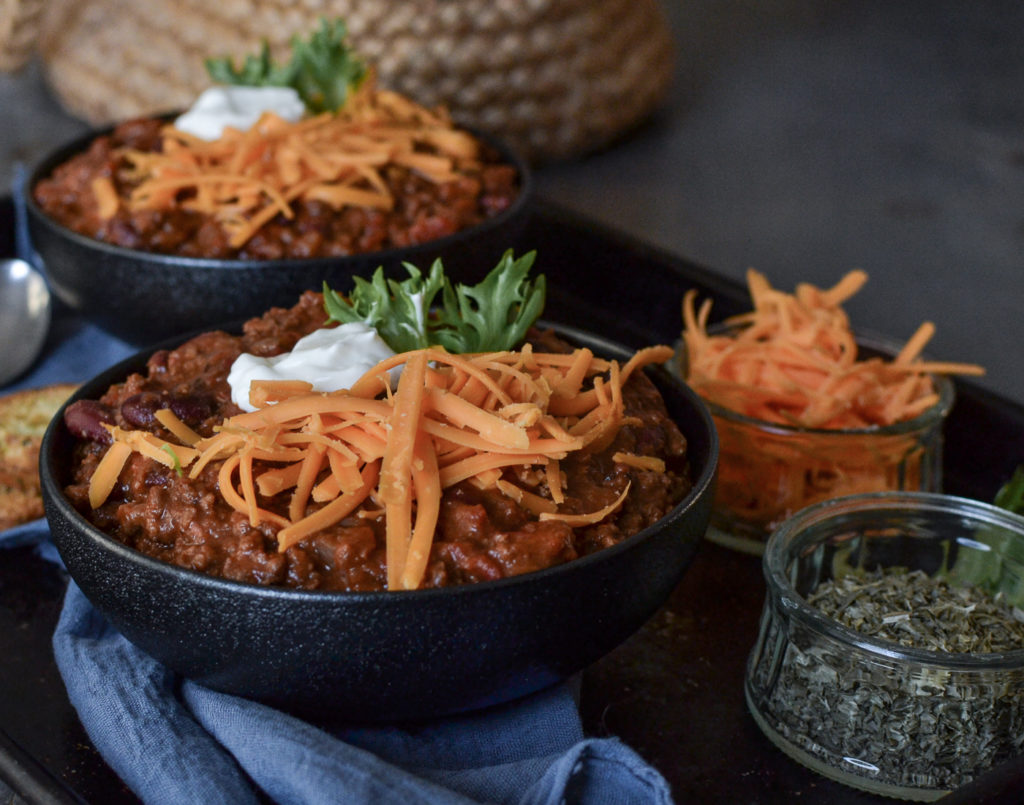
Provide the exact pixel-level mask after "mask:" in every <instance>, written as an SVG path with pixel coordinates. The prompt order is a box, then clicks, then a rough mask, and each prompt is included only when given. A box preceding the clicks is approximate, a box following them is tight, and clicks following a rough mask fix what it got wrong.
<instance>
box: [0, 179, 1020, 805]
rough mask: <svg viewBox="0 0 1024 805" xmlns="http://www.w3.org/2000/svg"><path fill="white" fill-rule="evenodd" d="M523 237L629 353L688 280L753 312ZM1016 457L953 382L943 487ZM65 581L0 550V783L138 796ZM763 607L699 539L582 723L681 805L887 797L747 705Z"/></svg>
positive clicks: (601, 233) (739, 292)
mask: <svg viewBox="0 0 1024 805" xmlns="http://www.w3.org/2000/svg"><path fill="white" fill-rule="evenodd" d="M515 246H516V248H517V250H525V249H537V251H538V254H539V266H540V267H541V270H542V271H543V272H544V273H545V274H546V275H547V278H548V282H549V286H550V290H549V301H548V306H547V310H546V313H545V315H546V317H547V318H550V319H552V320H556V321H560V322H564V323H566V324H570V325H574V326H577V327H581V328H584V329H588V330H592V331H595V332H599V333H601V334H602V335H605V336H607V337H609V338H613V339H616V340H619V341H622V342H624V343H627V344H630V345H633V346H643V345H646V344H650V343H672V342H673V341H674V340H675V339H676V338H677V337H678V334H679V330H680V328H681V314H680V309H681V300H682V296H683V293H684V292H685V291H686V290H687V289H689V288H691V287H696V288H698V289H699V290H700V291H701V293H702V295H710V296H711V297H712V298H713V299H714V313H715V316H716V318H718V317H723V316H726V315H729V314H732V313H736V312H740V311H741V310H743V309H745V307H746V306H747V301H748V300H747V295H746V291H745V289H744V288H742V287H741V286H740V285H738V284H737V283H735V282H732V281H730V280H727V279H724V278H723V277H721V276H719V275H717V274H715V273H714V272H712V271H708V270H706V269H704V268H702V267H700V266H697V265H694V264H692V263H690V262H687V261H686V260H682V259H679V258H678V257H674V256H671V255H668V254H665V253H663V252H660V251H658V250H656V249H652V248H650V247H648V246H646V245H644V244H642V243H640V242H637V241H636V240H634V239H631V238H629V237H626V236H623V235H622V234H620V233H617V232H614V231H610V230H608V229H607V228H605V227H602V226H600V225H598V224H595V223H594V222H592V221H589V220H587V219H584V218H580V217H579V216H577V215H575V214H571V213H569V212H567V211H565V210H563V209H561V208H558V207H555V206H553V205H550V204H548V203H545V202H543V201H539V202H537V204H536V205H535V208H534V211H533V213H532V216H531V220H530V222H529V223H528V225H527V226H526V228H525V230H524V232H523V234H522V235H521V237H520V242H519V243H518V244H515ZM13 251H14V243H13V210H12V208H11V204H10V200H9V199H3V200H0V256H6V255H9V254H12V253H13ZM1021 461H1024V406H1021V405H1018V404H1016V403H1014V402H1012V401H1009V400H1006V399H1005V398H1002V397H999V396H997V395H994V394H991V393H989V392H987V391H985V390H983V389H981V388H979V387H977V386H974V385H972V384H970V383H958V399H957V403H956V406H955V408H954V411H953V414H952V415H951V417H950V419H949V422H948V426H947V434H946V452H945V465H946V466H945V478H946V490H947V491H949V492H952V493H954V494H960V495H965V496H969V497H974V498H978V499H982V500H991V498H992V496H993V495H994V494H995V491H996V490H997V489H998V487H999V485H1000V484H1001V483H1002V482H1003V481H1004V480H1005V479H1006V478H1007V477H1008V476H1009V475H1010V474H1011V473H1012V471H1013V469H1014V468H1015V467H1016V466H1017V464H1018V463H1020V462H1021ZM63 590H64V579H63V578H62V577H61V575H60V573H59V572H58V571H57V570H55V569H54V567H53V566H51V565H50V564H48V563H46V562H45V561H43V560H41V559H38V558H36V557H35V556H34V555H33V554H32V552H31V550H29V549H12V550H3V551H0V780H4V781H6V782H7V783H8V785H10V786H11V787H12V788H14V790H15V791H16V792H17V793H18V794H19V795H20V796H21V797H22V798H23V799H24V800H26V801H29V802H60V801H69V802H70V801H77V800H80V801H85V802H89V803H104V805H117V803H125V802H137V800H136V798H135V797H134V796H133V795H132V794H131V792H130V791H128V790H127V789H126V788H125V787H124V785H123V784H122V783H121V781H120V780H119V779H118V777H117V776H116V775H115V774H114V772H113V771H112V770H111V769H110V768H109V767H108V766H107V765H106V763H105V762H104V761H103V759H102V758H101V757H100V756H99V755H98V753H97V752H96V750H95V749H94V748H93V746H92V744H91V743H90V742H89V739H88V737H87V736H86V734H85V732H84V731H83V729H82V727H81V725H80V723H79V721H78V718H77V716H76V714H75V711H74V709H73V708H72V707H71V705H70V703H69V702H68V699H67V696H66V694H65V691H64V685H63V683H62V681H61V679H60V676H59V674H58V672H57V669H56V667H55V665H54V662H53V655H52V651H51V648H50V636H51V634H52V632H53V628H54V625H55V623H56V619H57V616H58V614H59V611H60V606H61V599H62V596H63ZM763 600H764V581H763V578H762V575H761V563H760V561H759V560H758V559H757V558H755V557H753V556H749V555H746V554H742V553H736V552H733V551H730V550H727V549H724V548H721V547H718V546H716V545H714V544H711V543H707V542H705V543H704V544H703V545H702V546H701V548H700V550H699V551H698V552H697V556H696V558H695V560H694V562H693V565H692V566H691V568H690V569H689V570H688V572H687V573H686V576H685V577H684V579H683V581H682V583H681V584H680V585H679V587H678V588H677V589H676V590H675V592H674V593H673V595H672V597H671V599H670V600H669V601H668V602H667V604H666V605H665V606H664V607H663V608H662V609H661V610H660V611H659V612H658V613H657V614H655V616H654V617H653V618H652V619H651V620H650V621H649V622H648V623H647V625H646V626H645V627H644V628H643V629H641V630H640V632H638V633H637V634H636V635H634V636H633V637H632V638H630V639H629V640H627V641H626V642H625V643H624V644H623V645H622V646H620V647H619V648H618V649H616V650H615V651H613V652H612V653H611V654H609V655H608V656H607V657H605V658H604V659H602V660H601V661H600V662H598V663H596V664H595V665H594V666H592V667H591V668H589V669H588V670H587V671H586V672H584V674H583V677H582V687H581V712H582V715H583V720H584V726H585V728H586V730H587V732H588V733H589V734H592V735H599V736H603V735H609V734H611V735H617V736H619V737H620V738H622V740H623V741H625V742H626V743H627V744H629V745H630V746H632V747H633V748H634V749H636V750H637V751H638V752H639V753H640V754H641V755H643V756H644V757H646V758H647V759H648V760H649V761H650V762H651V763H653V764H654V765H655V766H656V767H657V768H658V769H659V770H660V771H661V772H662V773H663V774H664V775H665V777H666V778H667V779H668V781H669V782H670V783H671V784H672V788H673V791H674V794H675V797H676V799H677V801H679V802H680V803H682V802H709V801H711V802H716V801H717V802H745V803H770V802H793V801H813V802H832V803H839V804H840V805H843V804H846V803H849V804H850V805H856V804H857V803H876V802H890V801H891V800H885V799H882V798H879V797H875V796H872V795H869V794H865V793H861V792H858V791H855V790H853V789H850V788H847V787H845V786H842V785H839V784H838V783H833V782H831V781H829V780H826V779H825V778H823V777H820V776H818V775H817V774H815V773H813V772H811V771H808V770H807V769H805V768H804V767H802V766H800V765H798V764H797V763H795V762H794V761H792V760H790V759H789V758H788V757H786V756H785V755H784V754H783V753H782V752H780V751H779V750H778V749H776V748H775V747H774V746H773V745H772V744H771V743H770V742H769V741H768V739H767V738H765V737H764V736H763V735H762V734H761V732H760V731H759V730H758V728H757V726H756V725H755V724H754V722H753V720H752V719H751V717H750V715H749V714H748V713H747V710H746V705H745V704H744V700H743V672H744V665H745V663H746V658H747V654H748V652H749V651H750V648H751V647H752V646H753V644H754V640H755V638H756V634H757V627H758V619H759V616H760V611H761V606H762V604H763ZM1005 777H1006V775H1005V774H1004V775H1003V776H1002V778H1001V779H1005ZM1018 793H1019V792H1018ZM988 801H996V800H995V799H990V800H988ZM1007 801H1011V800H1007Z"/></svg>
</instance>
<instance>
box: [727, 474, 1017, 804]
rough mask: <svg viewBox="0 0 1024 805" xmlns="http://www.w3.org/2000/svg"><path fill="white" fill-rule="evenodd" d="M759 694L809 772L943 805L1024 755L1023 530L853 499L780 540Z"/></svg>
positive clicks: (970, 509) (985, 514)
mask: <svg viewBox="0 0 1024 805" xmlns="http://www.w3.org/2000/svg"><path fill="white" fill-rule="evenodd" d="M764 568H765V576H766V579H767V582H768V595H767V600H766V603H765V609H764V613H763V615H762V621H761V631H760V635H759V638H758V641H757V644H756V645H755V647H754V649H753V651H752V653H751V656H750V660H749V664H748V673H747V679H746V696H747V702H748V705H749V707H750V710H751V712H752V714H753V716H754V718H755V720H756V721H757V723H758V725H759V726H760V727H761V729H762V730H763V731H764V732H765V734H766V735H767V736H768V737H769V738H770V739H771V740H772V741H774V742H775V743H776V744H777V745H778V746H779V747H780V748H782V749H783V750H784V751H786V752H787V753H789V754H790V755H791V756H792V757H794V758H795V759H797V760H798V761H800V762H802V763H804V764H805V765H807V766H809V767H811V768H813V769H816V770H817V771H819V772H821V773H822V774H825V775H827V776H829V777H831V778H833V779H837V780H840V781H841V782H844V783H847V784H849V785H853V786H856V787H858V788H862V789H865V790H868V791H872V792H874V793H880V794H885V795H888V796H896V797H902V798H907V799H916V800H930V799H937V798H938V797H939V796H942V795H943V794H945V793H946V792H948V791H950V790H952V789H955V788H957V787H958V786H960V785H963V784H964V783H967V782H969V781H970V780H972V779H974V778H975V777H976V776H977V775H979V774H981V773H982V772H984V771H985V770H986V769H988V768H990V767H991V766H993V765H995V764H997V763H999V762H1001V761H1002V760H1005V759H1008V758H1010V757H1013V756H1015V755H1019V754H1022V753H1024V621H1022V619H1024V613H1022V612H1021V611H1020V609H1019V607H1020V606H1021V605H1022V604H1024V594H1022V590H1024V583H1022V578H1021V575H1022V574H1024V518H1022V517H1020V516H1017V515H1014V514H1012V513H1009V512H1007V511H1005V510H1003V509H1000V508H997V507H995V506H990V505H988V504H984V503H978V502H976V501H969V500H966V499H963V498H955V497H951V496H946V495H937V494H929V493H879V494H871V495H857V496H851V497H847V498H840V499H837V500H834V501H829V502H826V503H822V504H818V505H816V506H812V507H810V508H808V509H805V510H804V511H802V512H800V513H799V514H797V515H796V516H795V517H794V518H792V519H791V520H790V521H788V522H787V523H786V524H784V525H783V526H782V527H781V528H779V529H778V530H777V531H776V532H775V534H773V536H772V537H771V539H770V540H769V542H768V545H767V548H766V551H765V558H764Z"/></svg>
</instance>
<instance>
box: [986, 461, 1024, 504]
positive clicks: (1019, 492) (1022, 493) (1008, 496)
mask: <svg viewBox="0 0 1024 805" xmlns="http://www.w3.org/2000/svg"><path fill="white" fill-rule="evenodd" d="M993 502H994V503H995V505H996V506H999V507H1000V508H1003V509H1008V510H1009V511H1012V512H1014V513H1016V514H1024V464H1022V465H1021V466H1019V467H1017V469H1016V470H1015V471H1014V473H1013V475H1012V476H1010V480H1008V481H1007V482H1006V483H1005V484H1003V485H1002V487H1000V489H999V491H998V492H996V496H995V500H994V501H993Z"/></svg>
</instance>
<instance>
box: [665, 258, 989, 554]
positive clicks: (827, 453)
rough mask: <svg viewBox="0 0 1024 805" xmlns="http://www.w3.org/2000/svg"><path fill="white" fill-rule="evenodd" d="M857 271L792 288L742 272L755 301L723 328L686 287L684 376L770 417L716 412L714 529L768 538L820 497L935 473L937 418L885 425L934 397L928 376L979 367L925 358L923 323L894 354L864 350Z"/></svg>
mask: <svg viewBox="0 0 1024 805" xmlns="http://www.w3.org/2000/svg"><path fill="white" fill-rule="evenodd" d="M866 281H867V274H866V273H865V272H863V271H859V270H858V271H851V272H850V273H848V274H847V275H846V276H845V277H843V278H842V279H841V280H840V282H839V283H837V284H836V285H835V286H834V287H832V288H830V289H820V288H817V287H815V286H813V285H810V284H806V283H804V284H800V285H799V286H797V288H796V292H795V293H794V294H789V293H785V292H783V291H780V290H777V289H775V288H773V287H772V286H771V285H770V284H769V283H768V281H767V279H766V278H765V277H764V276H763V275H761V274H760V273H758V272H756V271H753V270H750V271H748V273H747V282H748V285H749V289H750V296H751V299H752V301H753V310H752V311H750V312H749V313H745V314H742V315H739V316H734V317H732V318H729V319H727V320H726V322H725V324H726V328H725V329H726V331H725V332H722V333H709V332H708V326H707V323H708V318H709V315H710V310H711V303H710V300H705V301H704V302H703V303H702V305H701V306H700V309H699V310H698V309H697V307H696V296H697V294H696V291H690V292H688V293H687V294H686V295H685V297H684V299H683V321H684V330H683V342H684V346H685V350H686V354H685V363H686V372H685V374H686V380H687V382H688V383H689V384H690V385H691V386H692V387H693V389H694V390H695V391H697V392H698V393H699V394H700V395H701V396H702V397H704V398H705V399H706V400H708V401H710V402H712V403H714V404H716V405H717V406H719V407H720V408H722V409H726V410H727V411H732V412H736V413H739V414H742V415H743V416H746V417H750V418H751V419H754V420H758V421H759V422H760V423H768V424H769V427H760V426H759V425H758V424H757V423H748V422H744V421H742V420H739V419H737V418H735V417H726V416H722V415H716V416H715V424H716V426H717V429H718V435H719V444H720V452H719V465H718V485H717V491H716V498H715V510H716V519H717V520H719V522H721V523H722V524H723V527H727V528H731V529H732V530H734V531H755V532H757V531H760V532H761V533H762V535H763V536H767V534H768V533H769V532H770V531H771V529H773V528H774V527H775V526H777V525H778V524H779V523H781V522H782V521H783V520H785V519H786V518H787V517H789V516H791V515H792V514H793V513H795V512H796V511H798V510H799V509H801V508H803V507H804V506H807V505H809V504H811V503H815V502H817V501H820V500H825V499H828V498H832V497H839V496H842V495H851V494H856V493H862V492H881V491H886V490H892V489H920V488H922V486H924V485H928V484H931V483H932V480H931V479H932V472H933V468H932V466H931V465H932V459H931V458H930V456H931V455H932V454H933V452H932V451H933V450H934V445H935V443H936V439H938V438H941V432H940V431H939V430H936V428H939V429H940V428H941V422H937V423H932V424H927V423H926V425H925V426H923V427H922V428H920V429H918V430H917V431H915V430H914V429H910V430H908V431H907V432H891V431H888V430H886V427H887V426H890V425H893V424H895V423H900V422H907V421H910V420H913V419H915V418H916V417H918V416H920V415H921V414H923V413H925V412H926V411H928V410H929V409H932V408H934V407H935V406H936V405H937V404H938V403H939V395H938V393H937V392H936V389H935V384H934V381H933V377H934V376H935V375H940V374H964V375H979V374H982V373H983V370H982V369H981V367H979V366H975V365H973V364H962V363H944V362H937V361H925V360H922V359H921V351H922V350H923V349H924V347H925V345H926V344H927V343H928V341H929V340H930V339H931V337H932V335H933V334H934V332H935V327H934V325H932V324H931V323H930V322H925V323H924V324H922V325H921V326H920V327H919V328H918V330H917V331H916V332H915V333H914V335H913V336H912V337H911V338H910V339H909V340H908V341H907V343H906V345H905V346H904V347H903V349H902V350H901V351H900V352H899V354H898V355H896V356H895V357H894V358H893V359H891V360H884V359H882V358H868V359H861V358H860V356H859V355H858V349H857V342H856V338H855V336H854V333H853V330H852V329H851V327H850V322H849V318H848V316H847V315H846V313H845V311H844V310H843V308H842V305H843V303H844V302H845V301H846V300H848V299H849V298H850V297H851V296H853V295H854V294H855V293H857V291H859V290H860V289H861V287H863V285H864V283H865V282H866ZM771 425H784V426H786V428H785V429H780V428H772V427H770V426H771ZM803 429H812V430H803ZM726 523H728V524H729V525H726Z"/></svg>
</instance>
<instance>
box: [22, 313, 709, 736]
mask: <svg viewBox="0 0 1024 805" xmlns="http://www.w3.org/2000/svg"><path fill="white" fill-rule="evenodd" d="M558 329H559V331H560V332H561V333H562V334H563V335H564V336H565V337H567V338H568V339H569V340H571V341H573V342H575V343H577V344H582V345H586V346H590V347H591V348H592V349H594V351H595V352H596V353H598V354H603V355H605V356H607V357H617V358H624V357H628V354H629V353H628V352H627V351H626V350H624V349H623V348H622V347H618V346H616V345H614V344H611V343H609V342H606V341H604V340H601V339H599V338H596V337H593V336H588V335H585V334H583V333H580V332H578V331H575V330H569V329H565V328H558ZM148 354H149V353H148V351H147V352H146V353H144V354H139V355H138V356H136V357H133V358H130V359H128V360H127V361H124V362H123V363H121V364H118V365H117V366H115V367H113V368H112V369H110V370H108V371H106V372H104V373H103V374H101V375H99V376H98V377H96V378H95V379H93V380H92V381H90V382H88V383H86V384H85V385H84V386H83V387H82V388H81V389H80V390H79V391H78V392H77V393H76V394H75V395H74V396H73V397H72V401H73V400H76V399H82V398H93V399H95V398H97V397H98V396H100V395H101V394H102V393H103V392H104V391H105V390H106V389H107V388H108V387H109V386H110V385H111V383H113V382H116V381H120V380H122V379H124V377H125V376H126V375H127V374H128V373H129V372H131V371H135V370H138V369H140V368H141V367H142V366H143V365H144V363H145V360H146V358H147V357H148ZM649 371H650V374H651V376H652V378H653V379H654V381H655V383H656V384H657V385H658V387H659V388H660V390H661V393H662V394H663V396H664V398H665V401H666V404H667V406H668V410H669V413H670V415H671V416H672V418H673V419H674V420H675V421H676V422H677V423H678V424H679V427H680V428H681V429H682V432H683V433H684V434H685V436H686V438H687V440H688V442H689V455H690V461H691V466H692V473H693V480H694V486H693V489H692V491H691V492H690V493H689V494H688V495H687V496H686V498H685V499H684V500H682V501H681V502H680V503H679V505H678V506H676V507H675V509H673V510H672V512H671V513H669V514H668V515H667V516H666V517H665V518H663V519H662V520H661V521H659V522H658V523H656V524H655V525H654V526H651V527H650V528H647V529H645V530H644V531H642V532H640V533H639V534H636V535H634V536H632V537H630V538H629V539H627V540H625V541H624V542H622V543H620V544H618V545H616V546H614V547H611V548H606V549H604V550H602V551H600V552H598V553H595V554H591V555H589V556H586V557H583V558H581V559H577V560H575V561H573V562H569V563H567V564H564V565H560V566H557V567H553V568H549V569H546V570H542V571H538V572H535V573H529V574H524V575H521V576H515V577H510V578H506V579H502V580H500V581H494V582H483V583H478V584H469V585H464V586H458V587H449V588H442V589H428V590H414V591H400V592H371V593H346V592H308V591H296V590H291V589H284V588H268V587H260V586H256V585H249V584H242V583H238V582H232V581H226V580H224V579H219V578H214V577H211V576H206V575H203V574H200V573H198V572H194V571H190V570H184V569H182V568H179V567H177V566H174V565H171V564H169V563H165V562H162V561H159V560H156V559H153V558H150V557H149V556H146V555H144V554H142V553H140V552H138V551H135V550H134V549H131V548H127V547H125V546H124V545H122V544H121V543H119V542H117V541H116V540H114V539H112V538H110V537H108V536H107V535H106V534H104V533H103V532H102V531H100V530H98V529H97V528H95V527H94V526H93V525H91V524H90V523H89V522H88V521H87V520H86V519H85V518H84V517H82V516H81V515H80V514H79V513H78V512H77V511H76V510H75V508H74V507H73V506H72V505H71V503H70V502H69V501H68V499H67V498H66V497H65V495H64V493H63V491H62V490H63V487H64V485H65V482H66V479H67V478H68V475H69V469H70V467H69V464H70V456H71V447H72V437H71V435H70V434H69V433H68V431H67V429H66V428H65V427H64V424H63V421H62V416H61V415H58V416H57V417H56V418H55V419H54V421H53V424H51V426H50V428H49V430H48V431H47V433H46V435H45V438H44V440H43V446H42V456H41V475H42V486H43V495H44V499H45V504H46V515H47V518H48V519H49V522H50V526H51V529H52V532H53V539H54V542H55V544H56V546H57V548H58V550H59V551H60V554H61V556H62V557H63V559H64V562H65V564H66V565H67V569H68V571H69V572H70V574H71V577H72V578H73V579H74V580H75V581H76V582H77V583H78V585H79V587H81V589H82V591H83V592H84V593H85V595H86V596H87V597H88V598H89V599H90V600H91V601H92V603H93V604H94V605H95V606H96V607H97V609H99V611H100V612H102V613H103V614H104V615H105V616H106V617H107V618H108V619H109V620H110V622H111V623H112V624H113V625H114V626H115V627H116V628H117V629H119V630H120V631H121V633H122V634H124V635H125V636H126V637H127V638H128V639H129V640H131V641H132V642H133V643H135V644H136V645H138V646H139V647H140V648H142V649H143V650H145V651H146V652H148V653H149V654H150V655H152V656H153V657H155V658H157V659H158V660H160V661H161V662H162V663H164V664H165V665H167V666H168V667H170V668H172V669H174V670H175V671H177V672H179V673H180V674H182V675H184V676H186V677H189V678H191V679H194V680H196V681H198V682H200V683H202V684H204V685H207V686H209V687H211V688H214V689H217V690H221V691H226V692H229V693H233V694H237V695H240V696H244V697H247V698H252V699H257V700H260V701H264V702H267V703H269V704H272V705H275V706H279V707H282V708H285V709H288V710H292V711H296V712H310V711H314V712H317V713H320V714H323V713H325V712H332V713H334V714H337V715H339V716H341V717H344V718H346V719H352V720H359V721H362V720H370V721H380V720H398V719H403V720H404V719H412V718H421V717H430V716H437V715H441V714H446V713H454V712H459V711H463V710H469V709H475V708H481V707H485V706H487V705H491V704H496V703H500V702H503V701H508V700H511V699H514V698H517V697H519V696H523V695H525V694H528V693H531V692H533V691H536V690H539V689H541V688H543V687H546V686H548V685H551V684H553V683H555V682H557V681H559V680H561V679H565V678H567V677H569V676H571V675H572V674H574V673H576V672H577V671H580V670H581V669H583V668H585V667H586V666H587V665H589V664H590V663H593V662H594V661H595V660H597V659H598V658H600V657H601V656H602V655H603V654H605V653H607V652H608V651H610V650H611V649H612V648H614V647H615V646H616V645H617V644H618V643H620V642H621V641H623V640H624V639H625V638H626V637H628V636H629V635H630V634H632V633H633V632H634V631H635V630H637V629H638V628H639V627H640V626H641V625H642V624H643V623H644V622H645V621H646V620H647V619H648V618H649V617H650V616H651V615H652V614H653V613H654V612H655V610H656V609H657V608H658V607H659V605H661V603H662V602H663V601H664V600H665V599H666V598H667V597H668V595H669V593H670V592H671V591H672V589H673V588H674V587H675V585H676V584H677V582H678V581H679V580H680V578H681V577H682V575H683V572H684V570H685V569H686V567H687V565H688V564H689V562H690V560H691V558H692V556H693V553H694V551H695V550H696V548H697V545H698V544H699V542H700V539H701V536H702V535H703V533H704V530H705V527H706V526H707V523H708V519H709V517H710V507H711V499H712V496H713V485H714V478H715V469H716V463H717V455H718V441H717V436H716V434H715V430H714V427H713V425H712V422H711V418H710V416H709V414H708V412H707V409H706V408H705V407H704V405H703V403H702V402H701V401H700V400H699V398H698V397H697V395H696V394H694V393H693V392H692V391H691V390H690V389H689V388H688V387H686V386H684V385H683V384H682V383H681V382H679V381H678V380H675V379H674V378H671V377H670V376H669V375H668V374H667V373H666V372H664V371H661V370H660V369H658V370H653V371H652V370H649Z"/></svg>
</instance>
